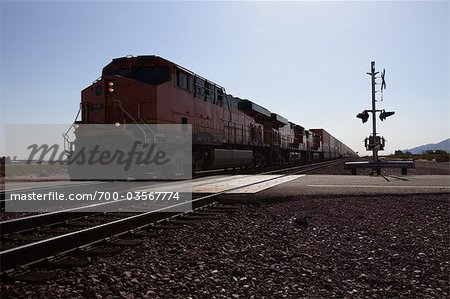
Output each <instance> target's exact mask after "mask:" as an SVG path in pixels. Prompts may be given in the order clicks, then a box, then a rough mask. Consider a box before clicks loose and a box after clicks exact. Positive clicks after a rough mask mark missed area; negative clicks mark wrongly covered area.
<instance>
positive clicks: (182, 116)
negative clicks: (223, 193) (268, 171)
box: [76, 56, 353, 170]
mask: <svg viewBox="0 0 450 299" xmlns="http://www.w3.org/2000/svg"><path fill="white" fill-rule="evenodd" d="M81 95H82V99H81V111H82V113H81V115H82V116H81V121H78V122H77V123H82V124H117V125H119V124H191V125H192V165H193V168H194V170H199V169H212V168H220V167H235V166H252V165H253V166H254V165H263V164H270V163H288V162H298V161H305V160H310V159H313V158H324V157H327V158H328V157H339V156H343V155H345V154H352V153H353V152H352V151H351V150H350V149H349V148H348V147H346V146H345V145H343V144H342V143H341V142H339V141H338V140H337V139H335V138H334V137H333V140H334V144H335V146H334V147H333V152H332V153H331V152H324V149H323V147H322V138H323V135H324V134H323V132H324V131H323V130H322V131H320V130H314V131H307V130H305V129H304V128H303V127H302V126H299V125H297V124H294V123H292V122H289V121H288V120H287V119H285V118H284V117H282V116H280V115H277V114H275V113H271V112H270V111H269V110H267V109H265V108H263V107H261V106H259V105H257V104H256V103H254V102H252V101H249V100H245V99H240V98H237V97H233V96H232V95H229V94H226V93H225V89H224V88H223V87H221V86H220V85H218V84H215V83H214V82H211V81H209V80H207V79H205V78H203V77H201V76H199V75H196V74H194V73H193V72H191V71H188V70H186V69H185V68H183V67H181V66H179V65H177V64H175V63H173V62H170V61H168V60H166V59H164V58H161V57H158V56H137V57H121V58H116V59H113V61H112V62H111V63H110V64H108V65H107V66H105V67H104V69H103V72H102V76H101V78H100V79H99V80H97V81H95V82H94V83H93V84H92V85H91V86H89V87H87V88H86V89H84V90H83V91H82V93H81ZM321 133H322V134H321ZM76 134H77V133H76ZM326 134H327V138H328V139H329V137H330V136H329V134H328V133H326ZM76 138H77V139H82V138H83V135H82V134H80V133H78V134H77V136H76ZM326 150H327V151H330V147H329V146H328V147H327V149H326Z"/></svg>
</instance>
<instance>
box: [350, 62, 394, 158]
mask: <svg viewBox="0 0 450 299" xmlns="http://www.w3.org/2000/svg"><path fill="white" fill-rule="evenodd" d="M379 73H380V72H376V71H375V61H372V62H371V64H370V73H367V74H368V75H370V76H371V79H372V80H371V82H372V109H370V110H364V111H363V112H361V113H358V114H357V115H356V117H357V118H360V119H361V120H362V122H363V123H365V122H367V120H368V119H369V113H372V135H371V136H369V137H368V138H366V139H365V140H364V144H365V147H366V150H368V151H372V153H373V155H372V156H373V161H374V162H378V161H379V158H378V151H382V150H384V146H385V143H386V140H385V139H384V137H382V136H377V119H376V113H377V112H380V120H381V121H383V120H385V119H386V118H387V117H389V116H391V115H394V114H395V112H394V111H385V110H384V109H383V110H378V109H376V102H377V100H376V93H377V91H376V85H377V83H376V79H377V75H378V74H379ZM385 74H386V70H385V69H383V71H382V72H381V89H380V92H381V101H383V91H384V90H385V89H386V81H385V79H384V77H385Z"/></svg>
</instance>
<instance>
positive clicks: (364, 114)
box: [356, 110, 369, 123]
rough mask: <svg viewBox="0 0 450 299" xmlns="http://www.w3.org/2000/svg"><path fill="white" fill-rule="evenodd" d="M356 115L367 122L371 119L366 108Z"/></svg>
mask: <svg viewBox="0 0 450 299" xmlns="http://www.w3.org/2000/svg"><path fill="white" fill-rule="evenodd" d="M356 117H357V118H360V119H361V120H362V122H363V123H365V122H366V121H367V120H368V119H369V113H368V112H367V111H366V110H364V111H363V112H361V113H358V114H357V115H356Z"/></svg>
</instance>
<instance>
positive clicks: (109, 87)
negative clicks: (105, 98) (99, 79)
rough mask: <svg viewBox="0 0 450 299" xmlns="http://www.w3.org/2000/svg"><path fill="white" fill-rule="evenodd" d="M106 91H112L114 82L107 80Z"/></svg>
mask: <svg viewBox="0 0 450 299" xmlns="http://www.w3.org/2000/svg"><path fill="white" fill-rule="evenodd" d="M108 92H109V93H113V92H114V82H112V81H109V82H108Z"/></svg>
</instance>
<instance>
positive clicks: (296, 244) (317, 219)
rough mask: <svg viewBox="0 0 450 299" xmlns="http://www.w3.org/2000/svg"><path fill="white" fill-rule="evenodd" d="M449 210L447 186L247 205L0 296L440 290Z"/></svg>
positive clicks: (8, 288)
mask: <svg viewBox="0 0 450 299" xmlns="http://www.w3.org/2000/svg"><path fill="white" fill-rule="evenodd" d="M448 210H449V194H434V195H410V196H408V197H404V196H384V197H383V198H375V197H364V198H357V197H355V198H302V197H299V198H297V201H290V202H282V203H276V204H265V205H258V206H253V205H244V206H243V207H242V208H241V209H240V210H239V211H237V212H235V213H233V214H231V215H224V216H221V217H220V218H219V219H216V220H208V221H204V222H202V223H201V224H196V225H191V226H183V227H181V228H179V229H175V230H161V231H159V232H158V233H157V235H156V236H155V237H151V238H145V239H144V243H143V245H141V246H139V247H134V248H128V249H123V251H122V253H120V254H118V255H114V256H112V257H97V258H94V260H93V261H94V262H93V264H92V265H90V266H88V267H86V268H78V269H73V270H66V271H64V272H62V274H61V277H60V278H59V279H58V280H56V281H50V282H47V283H45V284H43V285H30V284H25V283H17V282H12V283H10V282H8V283H2V298H8V297H23V296H26V297H57V296H59V297H89V298H117V297H119V298H138V297H142V298H177V297H179V298H189V297H191V298H301V297H307V298H328V297H338V298H343V297H348V298H350V297H352V298H353V297H369V298H386V297H405V298H417V297H430V298H446V297H448V296H449V273H450V272H449V269H450V268H449V249H448V245H449V217H448V216H449V215H448ZM300 220H304V221H300Z"/></svg>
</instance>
